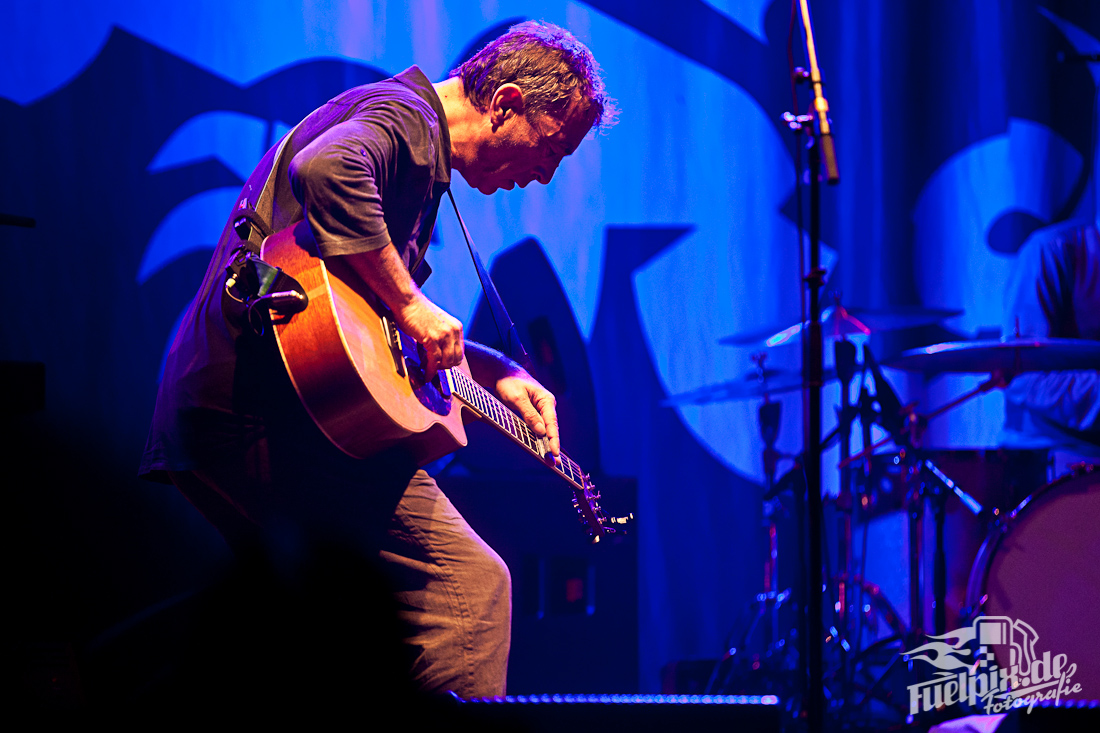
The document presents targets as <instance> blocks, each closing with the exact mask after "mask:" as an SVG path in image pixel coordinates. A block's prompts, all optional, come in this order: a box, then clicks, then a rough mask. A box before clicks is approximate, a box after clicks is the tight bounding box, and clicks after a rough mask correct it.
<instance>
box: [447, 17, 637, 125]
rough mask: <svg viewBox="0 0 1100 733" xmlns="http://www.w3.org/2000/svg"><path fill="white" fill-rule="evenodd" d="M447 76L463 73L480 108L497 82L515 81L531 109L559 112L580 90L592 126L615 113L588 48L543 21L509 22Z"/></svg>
mask: <svg viewBox="0 0 1100 733" xmlns="http://www.w3.org/2000/svg"><path fill="white" fill-rule="evenodd" d="M451 76H457V77H460V78H461V79H462V87H463V90H464V91H465V93H466V98H467V99H468V100H470V103H471V104H473V105H474V106H475V107H477V109H478V110H479V111H481V112H484V111H486V110H487V109H488V108H489V102H490V101H491V100H492V98H493V93H494V92H496V90H497V89H499V88H500V86H501V85H503V84H515V85H516V86H518V87H519V88H520V89H521V90H522V91H523V99H524V104H525V105H526V109H527V110H528V111H531V112H533V113H535V114H552V115H554V116H556V117H561V116H562V115H564V114H565V111H566V109H568V107H569V105H570V103H571V102H572V101H573V99H574V97H575V96H576V95H578V94H579V95H580V97H581V99H582V100H583V101H584V102H586V103H587V104H586V106H587V108H588V111H589V113H590V114H593V122H592V126H593V127H595V128H600V127H610V126H611V125H613V124H615V116H616V115H617V114H618V110H617V109H616V108H615V101H614V100H613V99H611V98H610V97H609V96H607V91H606V90H605V89H604V83H603V77H602V76H601V75H600V65H599V64H598V63H596V59H595V58H593V56H592V52H591V51H589V50H588V48H587V47H585V45H584V44H583V43H581V42H580V41H578V40H577V39H576V38H574V37H573V34H572V33H570V32H569V31H567V30H565V29H564V28H561V27H559V26H556V25H554V24H553V23H547V22H545V21H533V20H529V21H527V22H524V23H519V24H518V25H514V26H512V27H511V28H509V29H508V32H507V33H505V34H504V35H502V36H500V37H499V38H497V39H496V40H494V41H491V42H490V43H488V44H487V45H486V46H485V47H484V48H482V49H481V50H480V51H478V52H477V53H475V54H474V55H473V57H472V58H470V59H469V60H468V61H466V62H465V63H463V64H462V65H461V66H459V67H458V68H457V69H455V70H454V71H452V72H451Z"/></svg>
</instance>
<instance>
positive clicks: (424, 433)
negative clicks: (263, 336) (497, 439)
mask: <svg viewBox="0 0 1100 733" xmlns="http://www.w3.org/2000/svg"><path fill="white" fill-rule="evenodd" d="M260 256H261V257H262V258H263V259H264V260H265V261H267V262H268V263H270V264H272V265H275V266H276V267H280V268H282V269H283V271H284V272H286V273H287V274H288V275H291V276H292V277H294V278H295V279H296V280H297V281H298V282H299V283H300V284H301V285H302V287H303V288H304V289H305V291H306V294H307V295H308V296H309V306H308V307H307V308H306V309H305V310H304V311H302V312H300V313H296V314H294V315H292V316H290V317H286V318H281V317H278V316H275V315H274V314H272V321H273V324H274V330H275V340H276V341H277V342H278V344H279V352H280V353H281V354H282V357H283V363H284V364H285V365H286V369H287V372H288V374H289V375H290V379H291V381H292V382H293V384H294V389H295V390H297V392H298V396H299V398H300V399H301V400H302V404H303V405H304V406H305V408H306V410H307V411H308V412H309V414H310V416H311V417H312V418H313V420H314V422H315V423H316V424H317V426H318V427H319V428H320V429H321V431H322V432H324V434H325V435H326V436H327V437H328V438H329V440H331V441H332V442H333V444H335V445H336V446H337V447H338V448H340V449H341V450H342V451H344V452H345V453H347V454H348V455H350V456H353V457H355V458H365V457H366V456H369V455H372V454H374V453H378V452H381V451H382V450H385V449H387V448H390V447H391V446H394V445H397V444H399V443H400V444H402V446H403V448H404V449H405V450H408V451H410V452H411V453H412V455H413V456H414V457H415V458H416V460H417V462H418V463H419V465H424V464H427V463H430V462H431V461H434V460H435V459H437V458H440V457H442V456H445V455H447V454H448V453H452V452H454V451H455V450H457V449H459V448H461V447H462V446H464V445H466V442H467V441H466V430H465V428H464V427H463V415H462V412H463V408H462V406H461V404H460V403H459V402H458V400H455V399H453V398H452V397H451V396H450V393H449V391H448V390H446V389H445V387H443V386H442V385H440V382H439V379H438V378H436V379H435V380H433V382H434V384H432V383H429V384H427V385H415V386H414V380H412V379H410V376H409V373H410V371H412V370H414V369H415V367H414V366H413V365H411V364H408V365H406V364H404V363H403V362H404V359H403V357H402V356H401V349H400V346H399V345H398V346H397V347H396V348H395V347H394V346H393V345H392V344H393V341H392V340H391V338H392V336H391V338H388V337H387V326H386V322H384V321H383V318H387V317H388V318H390V320H391V321H392V317H390V316H389V314H388V312H387V311H385V309H384V307H382V306H381V304H380V303H378V302H377V301H376V299H375V298H374V296H373V295H371V294H370V292H369V290H368V289H367V287H366V285H365V284H363V283H362V281H361V279H360V278H359V277H358V275H356V274H355V272H354V271H352V270H351V269H350V268H344V267H340V265H339V263H336V264H335V265H332V264H330V263H326V262H325V261H323V260H322V259H321V257H320V256H319V254H318V252H317V246H316V243H315V242H314V239H313V235H312V233H311V232H310V230H309V225H308V224H307V223H306V222H304V221H302V222H299V223H297V224H295V225H294V226H291V227H288V228H286V229H284V230H282V231H280V232H277V233H275V234H273V235H271V236H270V237H268V238H267V239H266V240H264V243H263V245H262V248H261V251H260ZM392 333H394V332H393V331H391V334H392ZM406 338H407V337H406ZM459 368H461V369H463V370H464V371H467V372H468V371H469V368H468V366H467V365H466V363H465V361H463V363H462V365H461V367H459ZM427 392H433V393H434V394H426V393H427Z"/></svg>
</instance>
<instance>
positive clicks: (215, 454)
mask: <svg viewBox="0 0 1100 733" xmlns="http://www.w3.org/2000/svg"><path fill="white" fill-rule="evenodd" d="M273 167H274V168H275V174H274V176H273V177H271V186H272V189H271V191H269V192H268V194H267V195H266V196H263V197H262V196H261V192H262V190H263V188H264V184H265V182H266V181H267V180H268V178H269V176H270V175H271V172H272V168H273ZM450 176H451V141H450V133H449V131H448V129H447V121H446V116H445V113H444V111H443V107H442V104H441V102H440V101H439V97H438V96H437V95H436V93H435V90H434V89H433V88H432V85H431V83H430V82H429V80H428V79H427V77H425V76H424V74H423V73H422V72H421V71H420V70H419V69H418V68H416V67H415V66H414V67H411V68H410V69H408V70H406V71H404V72H402V73H400V74H398V75H397V76H395V77H394V78H392V79H386V80H384V81H380V82H377V83H375V84H368V85H366V86H362V87H357V88H355V89H351V90H348V91H347V92H344V93H343V94H341V95H340V96H338V97H336V98H335V99H333V100H331V101H329V102H328V103H326V104H325V105H323V106H322V107H320V108H318V109H317V110H315V111H314V112H313V113H311V114H310V115H309V116H308V117H306V119H305V120H303V121H302V122H301V124H299V125H298V126H297V127H296V128H295V129H294V130H292V131H291V132H290V133H289V135H288V137H287V138H285V139H284V141H283V142H282V143H281V145H280V146H276V147H275V148H272V149H271V150H270V151H268V153H267V154H266V155H265V156H264V158H263V160H261V161H260V164H259V165H258V166H257V167H256V170H255V171H253V173H252V175H251V176H250V177H249V179H248V181H247V182H246V183H245V186H244V188H243V189H242V190H241V195H240V197H239V198H238V202H237V206H236V207H235V209H234V210H235V211H237V210H239V209H240V207H241V206H242V204H243V205H244V206H248V207H254V208H255V209H256V214H257V215H258V216H259V218H260V219H261V220H262V221H265V222H268V223H269V225H270V228H271V230H272V231H278V230H280V229H283V228H285V227H287V226H290V225H291V224H293V223H295V222H297V221H298V220H300V219H302V218H303V217H304V218H306V219H307V220H308V221H309V224H310V229H311V230H312V232H313V235H314V238H315V239H316V241H317V246H318V249H319V250H320V253H321V255H322V257H328V256H332V255H349V254H356V253H360V252H368V251H370V250H374V249H378V248H379V247H383V246H386V245H387V243H389V242H391V241H392V242H393V245H394V246H395V247H396V248H397V251H398V254H399V255H400V256H401V258H402V260H403V261H404V262H405V264H406V266H409V268H410V270H414V271H416V274H417V275H418V276H420V277H417V279H418V280H419V281H422V280H423V277H424V276H426V274H425V271H426V265H422V263H421V260H422V259H423V254H424V252H425V250H426V249H427V246H428V241H429V239H430V237H431V230H432V226H433V225H434V222H435V215H436V212H437V211H438V208H439V202H440V199H441V198H442V196H443V194H444V192H445V191H446V190H447V188H448V186H449V185H450ZM230 213H231V212H226V214H227V216H229V215H230ZM233 218H234V217H230V220H229V221H227V223H226V227H225V230H224V231H223V233H222V237H221V239H220V240H219V242H218V246H217V248H216V250H215V252H214V256H213V257H212V259H211V261H210V265H209V267H208V268H207V272H206V275H205V277H204V279H203V284H202V287H201V288H200V290H199V292H198V294H197V295H196V296H195V300H194V301H193V302H192V304H191V306H190V307H189V308H188V310H187V313H186V314H185V316H184V319H183V321H182V323H181V324H180V328H179V332H178V333H177V335H176V338H175V341H174V342H173V344H172V347H171V350H170V351H169V354H168V359H167V362H166V364H165V369H164V377H163V379H162V381H161V385H160V389H159V391H158V394H157V404H156V410H155V412H154V415H153V423H152V427H151V428H150V431H149V438H148V442H147V443H146V448H145V454H144V455H143V457H142V461H141V467H140V469H139V473H140V474H141V475H143V476H146V477H148V478H151V479H155V480H166V476H165V474H164V473H163V472H164V471H186V470H193V469H195V468H199V467H201V466H202V465H204V463H207V462H210V461H219V460H224V459H225V458H226V457H231V456H233V455H235V454H240V453H242V452H243V450H244V448H245V447H246V446H248V445H250V444H251V443H252V442H254V441H256V440H258V439H261V438H262V437H264V436H265V434H266V433H267V431H268V429H269V427H270V423H272V421H273V420H274V421H276V422H280V421H281V420H280V418H283V417H285V418H286V420H285V421H281V422H288V423H295V422H297V423H308V422H309V421H308V419H305V420H303V419H302V417H303V415H304V414H305V413H304V411H303V410H302V409H301V406H300V405H298V404H297V397H296V395H295V394H294V393H293V389H292V388H290V385H289V380H288V379H287V378H286V374H285V370H284V368H283V366H282V363H281V361H280V359H279V356H278V352H277V349H276V348H275V345H274V341H273V339H272V338H271V336H270V334H268V335H266V336H263V337H261V336H256V335H255V334H254V333H253V332H252V330H251V328H250V327H249V326H248V325H247V319H246V318H245V316H244V314H243V313H242V312H241V308H240V307H239V305H238V304H237V303H236V302H235V301H233V300H232V299H230V298H229V297H228V296H226V295H225V292H224V285H225V280H226V275H225V267H226V265H227V264H228V263H229V260H230V259H231V258H232V256H233V250H234V249H235V248H236V247H237V246H238V245H239V244H240V239H239V238H238V236H237V233H236V231H235V230H234V229H233V227H232V221H233ZM300 429H301V431H302V432H303V435H305V436H307V437H308V438H309V439H311V440H312V439H316V438H317V436H318V435H319V434H320V433H319V431H317V430H316V429H315V428H314V426H312V425H311V424H303V425H300Z"/></svg>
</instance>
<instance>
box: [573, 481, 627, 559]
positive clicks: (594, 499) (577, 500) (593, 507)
mask: <svg viewBox="0 0 1100 733" xmlns="http://www.w3.org/2000/svg"><path fill="white" fill-rule="evenodd" d="M578 484H579V485H578ZM573 508H574V509H576V510H577V514H578V516H579V519H580V521H581V524H583V525H584V529H585V531H586V532H588V536H589V537H591V538H592V542H593V543H596V542H599V541H600V538H601V537H604V536H606V535H612V534H625V533H626V524H627V523H628V522H630V521H631V520H633V519H634V515H633V514H628V515H627V516H625V517H609V516H607V514H606V512H604V510H603V507H601V506H600V492H598V491H596V485H595V484H593V483H592V478H591V477H590V476H589V475H588V474H587V473H586V474H583V475H582V476H581V478H580V481H577V482H575V483H574V484H573Z"/></svg>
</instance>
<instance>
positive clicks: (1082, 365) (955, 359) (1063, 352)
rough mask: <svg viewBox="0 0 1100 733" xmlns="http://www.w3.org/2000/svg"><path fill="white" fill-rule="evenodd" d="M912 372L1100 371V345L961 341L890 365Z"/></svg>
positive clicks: (908, 354)
mask: <svg viewBox="0 0 1100 733" xmlns="http://www.w3.org/2000/svg"><path fill="white" fill-rule="evenodd" d="M887 364H888V365H889V366H892V367H895V368H897V369H905V370H906V371H911V372H924V373H926V374H928V373H939V372H960V373H973V374H981V373H991V372H995V371H998V370H999V371H1003V372H1012V373H1019V372H1057V371H1069V370H1074V369H1089V370H1091V369H1100V341H1085V340H1081V339H1048V338H1019V339H1006V340H1003V341H960V342H956V343H945V344H933V345H932V346H925V347H924V348H922V349H912V350H910V351H906V352H905V353H903V354H902V355H901V356H899V357H897V358H895V359H893V360H891V361H889V362H887Z"/></svg>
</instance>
